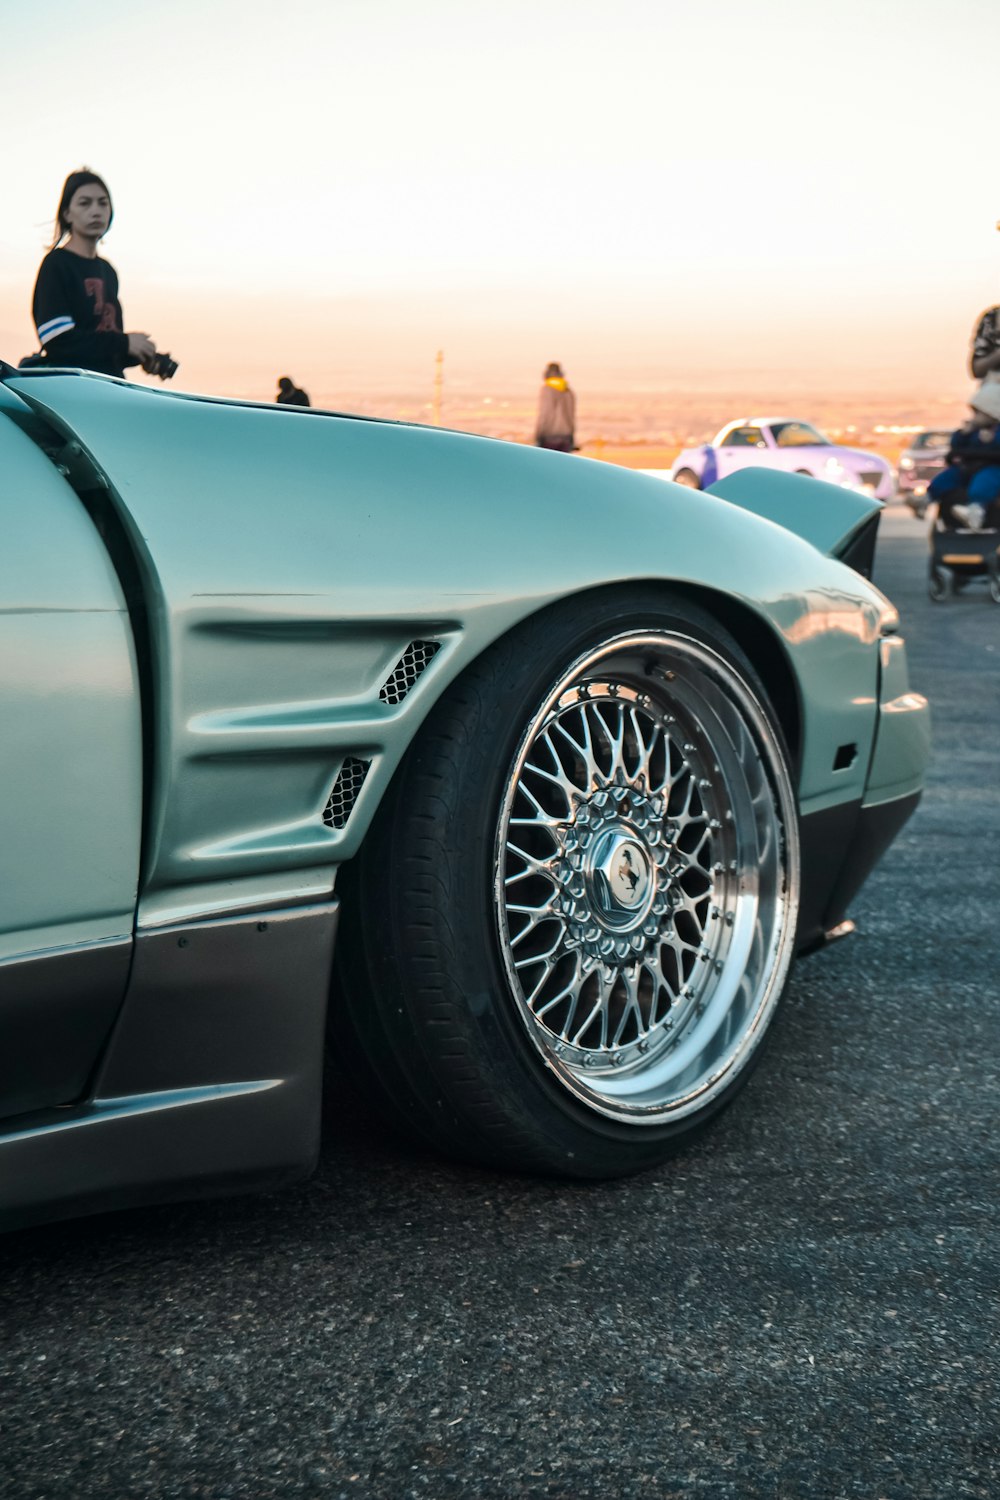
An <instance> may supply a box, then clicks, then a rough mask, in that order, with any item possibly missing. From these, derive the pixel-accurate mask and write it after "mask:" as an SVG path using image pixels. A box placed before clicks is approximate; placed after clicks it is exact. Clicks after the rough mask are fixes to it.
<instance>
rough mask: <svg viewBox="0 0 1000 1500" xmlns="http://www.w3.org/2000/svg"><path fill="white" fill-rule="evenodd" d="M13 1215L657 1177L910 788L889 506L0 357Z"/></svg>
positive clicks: (744, 1050)
mask: <svg viewBox="0 0 1000 1500" xmlns="http://www.w3.org/2000/svg"><path fill="white" fill-rule="evenodd" d="M0 507H2V513H3V533H4V536H5V537H6V541H5V543H4V546H3V549H2V553H0V630H2V640H0V725H2V728H0V767H2V787H3V794H2V801H0V1222H3V1223H5V1224H8V1225H11V1224H20V1223H25V1222H27V1221H29V1220H32V1219H39V1218H44V1217H55V1216H59V1215H64V1214H70V1213H78V1212H89V1211H93V1210H96V1209H102V1208H105V1207H111V1206H118V1205H122V1204H126V1203H135V1202H142V1201H150V1200H153V1199H164V1198H170V1197H181V1196H193V1195H198V1194H203V1193H209V1192H219V1191H228V1190H236V1189H239V1188H242V1187H246V1186H249V1185H262V1184H265V1185H266V1184H274V1183H278V1182H281V1181H283V1180H287V1179H291V1178H295V1177H297V1176H301V1175H302V1174H304V1173H305V1172H307V1171H308V1170H309V1168H310V1167H311V1165H312V1164H313V1162H314V1161H315V1158H316V1154H317V1150H318V1146H319V1121H320V1099H321V1090H322V1082H323V1059H324V1040H325V1045H326V1047H327V1048H329V1049H331V1050H332V1051H334V1052H335V1053H339V1054H341V1055H342V1056H344V1057H345V1058H346V1059H347V1060H348V1063H349V1066H350V1068H351V1070H352V1071H353V1072H354V1074H355V1075H356V1076H357V1077H358V1079H359V1080H361V1086H362V1087H363V1088H366V1089H368V1090H370V1091H371V1092H372V1094H374V1095H377V1096H378V1097H379V1098H380V1099H381V1100H382V1101H383V1103H384V1105H385V1107H386V1109H388V1110H389V1111H390V1112H391V1113H392V1114H393V1115H394V1116H395V1117H396V1119H397V1120H398V1121H399V1122H401V1123H402V1125H403V1126H404V1128H405V1129H406V1130H408V1131H409V1132H410V1133H411V1134H412V1135H415V1136H416V1137H419V1138H422V1139H423V1140H425V1141H428V1142H431V1143H434V1144H435V1145H437V1146H438V1147H440V1148H441V1149H444V1150H447V1151H450V1152H452V1153H455V1154H458V1155H460V1156H463V1157H466V1158H469V1159H474V1160H478V1161H480V1162H485V1163H490V1164H494V1165H497V1166H501V1167H506V1168H512V1169H516V1170H525V1171H532V1172H537V1173H547V1174H563V1175H568V1176H573V1177H584V1178H585V1177H608V1176H614V1175H616V1174H621V1173H627V1172H631V1171H634V1170H637V1169H639V1168H642V1167H646V1166H649V1165H651V1164H655V1163H657V1162H660V1161H662V1160H663V1159H664V1158H665V1157H666V1156H667V1155H668V1154H669V1153H671V1152H672V1151H674V1150H675V1149H677V1147H678V1146H680V1145H681V1144H683V1143H684V1142H685V1141H687V1140H689V1139H690V1138H691V1137H692V1136H693V1135H694V1134H695V1133H696V1132H698V1131H699V1130H700V1129H701V1128H702V1127H703V1126H704V1125H705V1124H706V1122H708V1121H709V1120H710V1119H711V1118H712V1117H713V1116H714V1115H716V1114H717V1113H718V1111H719V1110H720V1109H722V1108H723V1106H724V1105H725V1104H727V1103H728V1102H729V1101H730V1100H731V1099H732V1098H733V1096H734V1095H735V1094H736V1092H737V1090H738V1089H739V1088H740V1087H741V1086H742V1084H743V1083H744V1082H745V1081H746V1079H747V1077H748V1075H749V1073H750V1070H751V1068H752V1065H753V1063H754V1062H755V1060H756V1059H757V1057H758V1056H759V1054H760V1050H761V1043H762V1042H763V1040H764V1037H765V1035H766V1033H767V1031H768V1029H769V1028H770V1026H771V1025H772V1023H773V1020H774V1017H775V1013H776V1010H777V1007H778V1002H779V1000H780V997H781V993H782V990H783V988H784V987H785V983H786V979H787V976H788V972H789V967H790V965H791V963H792V960H793V958H794V956H795V954H796V953H797V952H799V953H801V952H804V951H807V950H809V949H811V948H814V947H817V946H819V945H821V944H822V943H823V942H824V941H826V940H828V939H829V938H830V937H832V936H835V935H837V934H838V933H840V932H843V931H846V930H847V929H848V928H849V926H850V922H849V919H848V910H849V905H850V902H851V900H852V898H853V896H854V894H855V892H856V891H857V890H858V888H859V886H860V885H861V883H862V881H863V880H864V878H865V876H866V874H867V872H868V871H869V869H870V868H871V866H872V864H873V863H874V862H875V860H876V859H877V858H878V857H879V856H880V855H881V853H882V852H883V851H884V850H885V848H886V847H887V846H888V844H889V842H890V841H891V839H892V838H893V836H894V835H895V833H896V832H897V830H898V829H899V828H900V826H901V825H902V823H903V822H904V821H905V819H906V818H907V816H908V815H909V813H910V812H911V811H912V809H913V807H914V805H915V804H916V801H917V798H918V797H919V794H920V788H921V779H922V774H923V769H924V764H925V760H926V755H927V744H928V716H927V705H926V703H925V701H924V700H923V699H922V698H921V697H919V696H917V695H916V694H914V693H911V692H910V688H909V684H908V681H907V672H906V657H905V650H904V646H903V641H902V639H901V637H900V635H899V632H898V623H899V622H898V619H897V616H896V614H895V612H894V610H893V609H892V607H891V606H890V605H889V603H888V602H887V601H886V600H885V598H883V596H882V595H881V594H880V593H879V591H878V590H877V589H876V588H874V587H873V586H872V584H871V583H870V582H868V580H867V576H866V575H867V572H868V571H869V569H870V563H871V558H872V554H873V548H874V543H875V531H876V527H877V524H878V511H879V509H880V506H879V503H878V502H877V501H875V500H872V499H870V498H869V497H867V496H865V495H862V494H859V493H856V492H852V491H849V490H845V489H843V488H840V487H834V486H830V487H828V488H826V489H825V490H823V491H821V490H820V488H819V481H817V480H815V479H804V478H801V477H799V476H797V475H791V474H779V473H773V472H769V471H765V470H761V469H757V470H747V471H743V472H740V473H738V474H735V475H733V476H731V477H730V478H728V479H725V480H723V481H722V482H721V483H719V484H718V485H717V486H715V487H714V488H713V489H712V490H710V491H708V492H707V493H693V492H692V491H691V490H688V489H685V488H683V487H681V486H678V485H672V484H665V483H664V482H663V481H662V480H659V479H655V478H647V477H644V476H642V475H636V474H629V473H627V472H625V471H623V470H621V469H618V468H614V467H612V466H610V465H606V464H601V463H594V462H590V461H588V460H585V459H580V458H572V457H567V456H565V455H562V454H554V453H548V452H544V451H540V450H536V449H529V448H524V447H518V446H515V445H509V444H505V443H499V442H494V441H491V440H488V439H484V438H477V437H472V436H468V435H464V434H460V433H451V432H444V431H438V430H433V429H423V428H418V427H413V426H407V425H403V424H396V423H389V422H378V421H370V420H365V419H363V418H359V417H349V416H343V415H338V414H335V413H329V412H321V411H315V410H301V409H294V408H286V407H279V406H267V407H264V406H258V405H251V404H246V403H239V402H233V401H217V400H208V399H200V398H196V397H192V396H184V395H174V394H167V393H164V392H161V391H153V390H150V389H148V388H145V387H142V386H130V385H128V384H127V383H124V382H119V381H115V380H111V379H107V378H104V377H101V376H94V375H85V374H82V373H80V372H78V371H76V372H73V371H59V370H36V371H16V370H14V369H12V368H11V367H9V366H0Z"/></svg>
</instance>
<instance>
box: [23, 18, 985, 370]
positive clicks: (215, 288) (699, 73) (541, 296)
mask: <svg viewBox="0 0 1000 1500" xmlns="http://www.w3.org/2000/svg"><path fill="white" fill-rule="evenodd" d="M0 28H2V29H0V36H2V55H0V97H2V99H3V105H4V124H3V131H4V141H5V147H6V149H5V151H4V160H5V167H6V170H5V173H4V179H3V184H4V186H3V213H2V216H0V353H2V354H3V355H4V356H5V357H7V358H8V359H10V358H13V359H15V360H16V359H17V358H18V357H19V356H20V355H22V354H24V353H27V352H28V351H29V350H30V349H31V348H32V347H33V346H34V343H35V340H34V331H33V327H32V325H31V321H30V297H31V288H32V284H33V282H34V277H35V273H36V271H37V267H38V262H39V260H40V259H41V256H42V254H43V252H44V248H45V244H46V237H47V234H48V233H50V226H51V221H52V218H53V215H54V212H55V207H56V202H57V198H58V193H59V188H60V186H61V183H62V180H63V178H64V177H65V175H66V173H67V172H68V171H70V170H72V169H73V168H75V167H77V166H79V165H81V164H82V163H86V164H87V165H89V166H91V167H93V168H94V169H95V170H97V171H99V172H101V173H102V174H103V175H104V176H105V177H106V179H107V181H108V184H109V186H110V188H111V191H112V195H113V198H114V202H115V222H114V225H113V226H112V229H111V231H110V234H109V236H108V238H107V240H106V242H105V246H104V253H105V254H106V255H107V257H108V258H109V259H110V260H111V261H112V262H113V263H114V264H115V266H116V267H117V269H118V272H119V276H120V278H121V284H122V301H123V303H124V308H125V320H126V327H127V328H130V329H135V330H142V331H147V332H149V333H150V334H152V336H153V337H154V338H155V339H156V341H157V343H158V344H159V346H160V347H161V348H167V349H170V350H171V352H172V353H173V354H174V355H175V357H176V358H178V359H179V360H180V361H181V366H182V368H181V374H180V375H179V377H178V380H177V382H176V383H177V384H178V385H179V386H181V387H183V388H184V389H192V390H203V391H211V392H220V393H221V392H229V393H232V394H238V395H245V396H255V397H262V398H265V399H269V398H270V397H271V395H272V394H273V389H274V381H275V376H276V375H277V374H278V373H279V372H285V371H288V372H290V373H292V374H293V375H294V376H295V377H296V379H298V380H299V381H300V382H301V383H303V384H305V385H307V386H308V387H309V388H310V389H311V390H313V391H314V392H315V393H318V394H319V396H320V397H321V398H322V397H323V396H324V394H327V395H330V396H332V395H336V396H337V397H338V398H340V399H345V398H349V397H350V396H351V394H352V393H353V394H356V395H357V396H358V397H361V396H363V395H364V394H365V393H366V392H367V393H372V392H377V391H379V390H384V389H393V390H396V389H404V388H407V387H420V386H422V385H429V383H430V379H431V375H432V370H433V359H434V352H435V350H436V349H438V348H444V349H445V351H446V359H447V370H448V378H449V380H450V381H451V382H457V383H458V384H459V385H463V384H464V386H466V387H468V388H470V389H479V388H481V389H483V390H487V389H490V388H492V387H493V386H495V387H497V388H498V389H515V388H519V387H520V385H522V384H526V385H527V386H528V387H529V388H531V389H533V388H534V386H535V384H536V383H537V379H538V374H539V371H540V369H541V366H542V365H543V364H544V363H545V362H546V361H547V360H548V359H552V358H557V359H561V360H562V361H563V363H564V364H565V365H566V367H567V369H568V370H570V371H571V372H572V374H573V377H574V381H575V383H576V384H577V385H578V386H579V387H582V386H588V387H590V388H593V389H614V388H621V387H622V385H623V384H626V383H629V382H630V383H632V384H634V385H636V386H647V387H656V386H658V385H660V384H662V385H678V384H684V383H685V382H691V383H693V384H695V385H704V384H705V383H711V382H712V381H715V380H721V381H722V383H724V384H725V385H726V386H727V388H732V387H733V386H734V385H739V384H740V383H741V382H744V381H746V382H748V383H749V385H750V386H752V384H753V381H754V380H755V379H756V378H758V377H759V376H766V377H767V378H769V379H785V378H787V379H788V380H791V381H800V382H801V383H802V385H803V388H804V389H810V390H818V389H820V388H823V389H827V390H830V391H834V390H838V389H843V390H845V391H853V392H858V391H865V390H872V391H881V390H892V391H906V392H911V391H912V392H914V393H917V394H921V393H925V392H926V393H927V394H928V395H930V394H936V395H938V396H940V395H942V394H943V395H947V396H951V395H954V396H955V397H956V398H958V397H961V396H962V395H963V394H964V393H965V391H966V390H968V388H969V379H968V375H967V372H966V358H967V348H968V340H969V335H970V331H971V328H972V324H973V322H974V320H975V317H976V315H977V314H978V313H979V312H980V311H981V309H982V308H983V307H984V306H986V305H987V304H989V303H991V302H995V301H998V300H1000V234H997V232H996V230H995V228H994V226H995V224H996V221H997V220H998V219H1000V170H998V168H997V163H996V153H995V133H996V132H995V128H994V126H993V124H992V123H991V121H992V114H993V112H994V107H995V99H994V97H993V92H992V91H993V85H994V75H995V70H996V59H997V57H998V56H1000V4H997V0H952V3H951V4H949V5H948V6H942V5H940V4H938V3H931V0H905V3H904V0H882V3H880V4H877V5H872V4H871V0H840V3H838V4H837V5H829V4H827V5H819V4H816V5H809V4H803V3H802V0H797V3H792V0H759V3H758V4H756V5H754V6H747V5H746V4H745V3H743V0H740V3H735V0H714V3H711V0H709V3H706V4H704V5H702V6H700V7H699V6H694V5H691V4H690V3H689V0H684V3H675V0H617V3H615V4H613V5H609V4H607V3H606V0H601V3H592V0H502V3H489V4H486V3H480V0H425V3H417V0H322V3H321V0H293V3H290V4H280V3H275V0H267V3H262V0H214V3H213V0H197V3H196V0H159V3H155V4H153V3H149V4H147V3H143V4H137V3H124V0H101V4H100V5H97V6H95V5H93V4H87V5H84V4H82V3H78V0H38V3H35V4H26V3H24V0H0ZM981 59H986V60H987V61H986V62H985V64H984V63H983V62H982V61H981Z"/></svg>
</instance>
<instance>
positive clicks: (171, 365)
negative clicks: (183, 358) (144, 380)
mask: <svg viewBox="0 0 1000 1500" xmlns="http://www.w3.org/2000/svg"><path fill="white" fill-rule="evenodd" d="M146 369H147V370H148V371H149V373H150V375H159V377H160V379H161V380H173V378H174V376H175V375H176V374H177V361H176V359H171V358H170V355H169V354H154V355H153V358H152V359H151V360H150V362H149V364H148V365H147V366H146Z"/></svg>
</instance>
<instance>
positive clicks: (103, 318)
mask: <svg viewBox="0 0 1000 1500" xmlns="http://www.w3.org/2000/svg"><path fill="white" fill-rule="evenodd" d="M83 289H84V291H85V292H86V293H87V296H88V297H93V299H94V316H95V317H96V318H97V327H96V328H95V330H94V332H95V333H121V329H120V328H119V326H118V309H117V308H116V307H115V304H114V303H113V302H108V301H106V300H105V297H104V282H103V280H102V279H101V277H100V276H88V277H87V278H86V279H85V281H84V283H83Z"/></svg>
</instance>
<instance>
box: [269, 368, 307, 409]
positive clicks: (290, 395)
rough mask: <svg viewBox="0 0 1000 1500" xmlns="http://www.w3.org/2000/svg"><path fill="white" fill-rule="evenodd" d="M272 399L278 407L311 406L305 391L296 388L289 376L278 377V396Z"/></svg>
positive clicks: (299, 387) (298, 387)
mask: <svg viewBox="0 0 1000 1500" xmlns="http://www.w3.org/2000/svg"><path fill="white" fill-rule="evenodd" d="M274 399H275V401H277V403H278V405H279V406H311V405H312V402H311V401H310V400H309V397H308V396H307V395H306V393H305V391H304V390H302V388H301V386H297V385H296V384H295V382H294V380H293V379H292V377H291V376H290V375H279V377H278V394H277V395H276V396H275V398H274Z"/></svg>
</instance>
